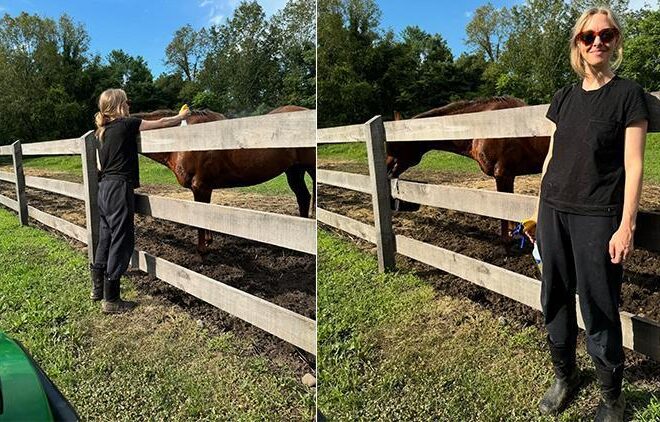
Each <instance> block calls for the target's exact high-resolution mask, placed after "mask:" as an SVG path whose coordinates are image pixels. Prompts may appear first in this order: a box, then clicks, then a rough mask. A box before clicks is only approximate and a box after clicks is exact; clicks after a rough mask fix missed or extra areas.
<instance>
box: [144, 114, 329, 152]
mask: <svg viewBox="0 0 660 422" xmlns="http://www.w3.org/2000/svg"><path fill="white" fill-rule="evenodd" d="M299 147H316V111H315V110H307V111H297V112H293V113H279V114H267V115H264V116H254V117H244V118H240V119H228V120H220V121H217V122H209V123H201V124H196V125H188V126H179V127H173V128H166V129H157V130H149V131H144V132H141V140H140V142H139V145H138V150H139V151H140V152H167V151H205V150H219V149H242V148H299Z"/></svg>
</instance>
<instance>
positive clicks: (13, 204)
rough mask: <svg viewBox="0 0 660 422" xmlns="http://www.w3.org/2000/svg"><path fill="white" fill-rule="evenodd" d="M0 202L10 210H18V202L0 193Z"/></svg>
mask: <svg viewBox="0 0 660 422" xmlns="http://www.w3.org/2000/svg"><path fill="white" fill-rule="evenodd" d="M0 204H2V205H4V206H5V207H7V208H9V209H10V210H14V211H18V202H17V201H14V200H13V199H11V198H9V197H6V196H4V195H0Z"/></svg>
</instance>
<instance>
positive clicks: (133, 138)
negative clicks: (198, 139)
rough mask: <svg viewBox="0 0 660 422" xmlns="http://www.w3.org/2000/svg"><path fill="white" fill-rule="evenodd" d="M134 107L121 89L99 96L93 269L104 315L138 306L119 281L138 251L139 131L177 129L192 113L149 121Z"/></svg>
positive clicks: (96, 297)
mask: <svg viewBox="0 0 660 422" xmlns="http://www.w3.org/2000/svg"><path fill="white" fill-rule="evenodd" d="M129 108H130V102H129V101H128V97H127V96H126V93H125V92H124V91H123V90H121V89H108V90H105V91H103V93H102V94H101V96H100V97H99V112H98V113H96V115H95V121H96V127H97V129H96V137H97V138H98V140H99V141H100V145H101V147H100V148H99V151H98V161H99V170H100V172H99V191H98V206H99V220H100V227H99V243H98V247H97V250H96V256H95V257H94V264H92V265H91V276H92V293H91V299H92V300H102V303H101V310H102V311H103V312H104V313H121V312H126V311H130V310H131V309H133V308H134V307H135V306H136V304H135V303H134V302H127V301H124V300H121V298H120V296H119V279H120V278H121V276H122V275H123V274H124V272H126V269H127V268H128V264H129V262H130V259H131V255H133V247H134V246H135V234H134V231H135V227H134V215H135V202H134V197H133V190H134V189H135V188H136V187H138V181H139V178H138V151H137V137H138V134H139V133H140V131H142V130H150V129H160V128H164V127H170V126H177V125H179V124H180V123H181V121H182V120H184V119H185V118H186V117H187V116H188V115H189V114H190V111H189V110H188V109H187V107H185V108H184V109H182V110H181V111H180V112H179V114H178V115H177V116H173V117H165V118H162V119H160V120H155V121H148V120H141V119H138V118H135V117H129Z"/></svg>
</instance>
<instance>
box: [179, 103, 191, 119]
mask: <svg viewBox="0 0 660 422" xmlns="http://www.w3.org/2000/svg"><path fill="white" fill-rule="evenodd" d="M188 116H190V108H189V107H188V104H184V105H183V107H181V110H179V115H178V117H180V118H181V120H183V119H185V118H186V117H188Z"/></svg>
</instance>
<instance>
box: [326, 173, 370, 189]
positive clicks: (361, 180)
mask: <svg viewBox="0 0 660 422" xmlns="http://www.w3.org/2000/svg"><path fill="white" fill-rule="evenodd" d="M316 182H317V183H324V184H326V185H332V186H338V187H340V188H345V189H351V190H354V191H358V192H363V193H368V194H371V190H372V189H371V181H370V180H369V176H365V175H362V174H355V173H346V172H343V171H333V170H323V169H319V170H316Z"/></svg>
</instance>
